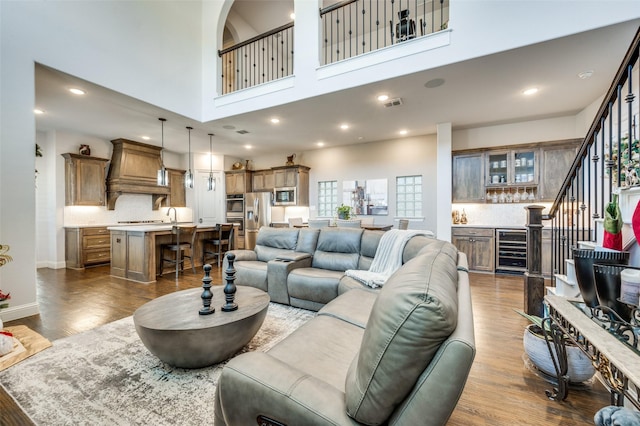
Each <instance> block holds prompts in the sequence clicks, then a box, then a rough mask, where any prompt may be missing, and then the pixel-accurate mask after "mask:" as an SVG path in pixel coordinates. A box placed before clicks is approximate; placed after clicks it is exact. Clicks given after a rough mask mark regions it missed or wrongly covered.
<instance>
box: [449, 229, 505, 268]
mask: <svg viewBox="0 0 640 426" xmlns="http://www.w3.org/2000/svg"><path fill="white" fill-rule="evenodd" d="M451 233H452V242H453V244H454V245H455V246H456V247H457V248H458V250H460V251H461V252H463V253H465V254H466V255H467V260H468V261H469V269H470V270H472V271H482V272H493V271H494V269H495V231H494V229H493V228H473V227H469V228H467V227H454V228H453V229H452V232H451Z"/></svg>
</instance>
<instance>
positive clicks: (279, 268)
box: [267, 253, 312, 305]
mask: <svg viewBox="0 0 640 426" xmlns="http://www.w3.org/2000/svg"><path fill="white" fill-rule="evenodd" d="M295 254H300V255H305V256H299V259H298V260H286V259H274V260H270V261H269V262H268V263H267V283H268V287H267V288H268V292H269V297H271V301H272V302H277V303H284V304H286V305H290V304H291V303H290V301H289V290H288V288H287V277H288V276H289V272H291V271H293V270H294V269H297V268H308V267H310V266H311V260H312V258H311V256H310V255H309V254H308V253H292V255H295ZM292 257H295V256H292Z"/></svg>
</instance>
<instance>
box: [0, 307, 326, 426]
mask: <svg viewBox="0 0 640 426" xmlns="http://www.w3.org/2000/svg"><path fill="white" fill-rule="evenodd" d="M314 315H315V313H314V312H311V311H306V310H304V309H298V308H293V307H290V306H284V305H279V304H275V303H271V304H270V305H269V310H268V311H267V317H266V319H265V321H264V324H263V325H262V328H260V330H259V331H258V333H257V334H256V336H255V337H254V338H253V340H251V342H249V344H247V346H245V347H244V348H243V349H242V350H241V352H247V351H255V350H260V351H264V350H267V349H269V348H271V347H272V346H273V345H275V344H276V343H277V342H279V341H280V340H282V339H283V338H284V337H286V336H288V335H289V334H290V333H291V332H292V331H294V330H295V329H297V328H298V327H299V326H301V325H302V324H304V323H305V322H307V321H308V320H309V319H311V318H312V317H313V316H314ZM223 366H224V363H221V364H218V365H215V366H212V367H208V368H201V369H194V370H187V369H182V368H175V367H172V366H170V365H167V364H165V363H163V362H162V361H160V360H159V359H158V358H156V357H155V356H154V355H153V354H151V353H150V352H149V351H148V350H147V348H146V347H145V346H144V345H143V344H142V342H141V341H140V339H139V338H138V335H137V334H136V331H135V327H134V325H133V318H132V317H127V318H123V319H121V320H119V321H115V322H112V323H110V324H107V325H104V326H102V327H99V328H96V329H94V330H91V331H88V332H85V333H81V334H77V335H74V336H70V337H65V338H63V339H59V340H55V341H54V342H53V347H51V348H49V349H47V350H46V351H43V352H40V353H38V354H36V355H34V356H32V357H30V358H28V359H26V360H24V361H22V362H21V363H19V364H16V365H14V366H12V367H10V368H8V369H6V370H4V371H2V372H0V384H2V386H3V387H4V388H5V389H6V390H7V392H8V393H9V394H10V395H11V396H13V398H14V399H15V400H16V401H17V402H18V404H20V406H21V407H22V408H23V410H24V411H25V412H26V413H27V414H28V415H29V416H30V417H31V418H32V420H33V421H34V422H35V423H36V424H41V425H62V424H65V425H66V424H73V425H172V426H175V425H204V424H213V411H214V410H213V406H214V402H213V401H214V396H215V392H216V383H217V381H218V377H219V376H220V372H221V370H222V367H223Z"/></svg>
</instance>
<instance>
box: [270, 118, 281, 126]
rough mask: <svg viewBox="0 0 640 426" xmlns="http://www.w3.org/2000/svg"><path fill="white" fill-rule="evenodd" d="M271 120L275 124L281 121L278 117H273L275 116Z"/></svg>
mask: <svg viewBox="0 0 640 426" xmlns="http://www.w3.org/2000/svg"><path fill="white" fill-rule="evenodd" d="M271 122H272V123H273V124H278V123H279V122H280V119H279V118H276V117H273V118H272V119H271Z"/></svg>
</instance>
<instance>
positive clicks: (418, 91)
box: [36, 2, 638, 158]
mask: <svg viewBox="0 0 640 426" xmlns="http://www.w3.org/2000/svg"><path fill="white" fill-rule="evenodd" d="M240 3H242V2H240ZM252 3H254V4H255V3H256V2H252ZM266 3H269V2H266ZM280 3H285V5H286V3H287V2H280ZM291 3H292V2H291ZM237 12H238V13H240V12H242V10H239V11H237ZM253 12H254V13H255V10H253ZM243 13H244V12H243ZM287 13H288V12H287ZM637 28H638V22H637V21H634V22H629V23H625V24H619V25H615V26H611V27H607V28H603V29H598V30H594V31H590V32H586V33H582V34H578V35H574V36H570V37H566V38H562V39H557V40H552V41H548V42H544V43H540V44H536V45H532V46H528V47H524V48H520V49H516V50H512V51H507V52H503V53H499V54H495V55H491V56H485V57H480V58H477V59H473V60H469V61H466V62H461V63H457V64H453V65H449V66H445V67H441V68H436V69H431V70H427V71H423V72H419V73H416V74H412V75H407V76H403V77H399V78H395V79H391V80H386V81H382V82H378V83H374V84H369V85H366V86H360V87H357V88H353V89H350V90H343V91H339V92H336V93H331V94H327V95H324V96H319V97H315V98H311V99H306V100H303V101H299V102H294V103H290V104H286V105H282V106H278V107H274V108H270V109H268V110H262V111H255V112H250V113H246V114H241V115H237V116H233V117H228V118H225V119H222V120H216V121H212V122H207V123H199V122H195V121H194V120H190V119H188V118H186V117H182V116H179V115H177V114H174V113H170V112H168V111H165V110H163V109H161V108H158V107H156V106H153V105H150V104H147V103H144V102H141V101H139V100H136V99H133V98H130V97H128V96H125V95H122V94H120V93H116V92H114V91H111V90H109V89H106V88H104V87H100V86H97V85H94V84H92V83H90V82H87V81H84V80H80V79H78V78H76V77H73V76H70V75H67V74H64V73H61V72H58V71H56V70H52V69H50V68H47V67H43V66H37V68H36V106H37V107H40V108H43V109H45V110H46V112H47V113H46V114H43V115H38V116H37V117H36V127H37V129H38V130H42V131H47V130H52V129H57V130H67V131H72V132H77V133H81V134H87V135H92V136H95V137H98V138H102V139H105V140H112V139H116V138H121V137H123V138H127V139H132V140H137V141H141V142H144V141H143V140H142V139H141V136H142V135H149V136H151V138H152V139H151V140H149V141H148V142H146V143H150V144H155V145H160V140H159V139H160V138H159V133H160V132H159V129H160V124H159V122H158V120H157V118H158V117H164V118H167V120H168V121H167V123H166V124H165V147H166V148H167V149H168V150H171V151H175V152H186V151H187V133H186V129H185V126H193V128H194V130H193V131H192V136H191V140H192V148H193V150H194V151H196V152H207V151H208V149H209V137H208V136H207V134H208V133H215V134H216V136H215V139H214V142H215V151H217V152H219V153H221V154H225V155H232V156H236V157H240V158H252V157H256V156H259V155H261V154H265V153H270V154H272V153H291V152H300V151H304V150H310V149H319V148H318V147H317V145H316V143H317V142H319V141H323V142H324V143H325V146H326V147H328V146H337V145H347V144H355V143H363V142H371V141H377V140H388V139H396V138H399V137H402V136H400V135H399V133H398V132H399V131H400V130H401V129H406V130H407V132H408V133H407V134H408V136H414V135H424V134H433V133H435V126H436V123H440V122H451V123H452V125H453V128H454V130H455V129H461V128H468V127H478V126H484V125H488V124H499V123H509V122H518V121H527V120H532V119H537V118H547V117H559V116H566V115H573V114H575V113H577V112H578V111H581V110H582V109H584V108H585V107H586V106H588V105H589V104H591V103H592V102H593V101H594V100H596V99H598V98H599V97H600V96H601V95H602V94H603V93H604V92H605V91H606V90H607V89H608V87H609V85H610V83H611V81H612V79H613V75H614V74H615V72H616V70H617V68H618V66H619V64H620V63H621V61H622V58H623V56H624V54H625V52H626V50H627V48H628V45H629V43H630V42H631V40H632V38H633V36H634V34H635V32H636V31H637ZM584 71H593V75H592V76H591V77H590V78H588V79H581V78H579V77H578V74H580V73H581V72H584ZM433 79H444V84H443V85H441V86H439V87H435V88H427V87H426V86H425V84H426V83H427V82H429V81H431V80H433ZM71 86H78V87H81V88H83V89H85V90H86V91H87V94H86V95H85V96H83V97H82V100H81V102H79V101H78V98H76V97H73V96H70V95H69V94H68V92H67V91H66V88H68V87H71ZM529 86H536V87H538V88H539V89H540V92H539V93H538V94H536V95H534V96H530V97H525V96H523V95H522V91H523V90H524V89H525V88H527V87H529ZM380 93H386V94H388V95H390V96H391V97H392V98H401V99H402V105H400V106H394V107H391V108H385V107H384V106H382V105H381V104H380V103H379V102H378V101H377V100H376V96H377V95H378V94H380ZM274 116H277V117H279V118H280V119H281V122H280V123H279V124H278V125H273V124H271V123H270V121H269V119H270V118H271V117H274ZM343 122H348V123H349V124H350V126H351V127H350V129H349V130H348V131H342V130H340V129H339V124H340V123H343ZM237 130H246V131H248V132H249V133H247V134H239V133H237ZM246 144H250V145H252V146H253V149H252V150H251V152H250V153H248V152H246V151H245V150H244V148H243V147H244V145H246Z"/></svg>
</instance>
